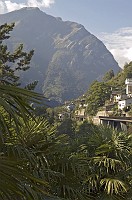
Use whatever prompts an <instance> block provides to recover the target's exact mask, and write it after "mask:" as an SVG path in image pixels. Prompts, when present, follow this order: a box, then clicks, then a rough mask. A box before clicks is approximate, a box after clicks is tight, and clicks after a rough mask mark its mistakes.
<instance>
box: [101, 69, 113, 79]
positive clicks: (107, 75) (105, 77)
mask: <svg viewBox="0 0 132 200" xmlns="http://www.w3.org/2000/svg"><path fill="white" fill-rule="evenodd" d="M113 77H114V71H113V70H112V69H111V70H109V71H108V72H106V74H105V75H104V77H103V81H104V82H107V81H109V80H111V79H112V78H113Z"/></svg>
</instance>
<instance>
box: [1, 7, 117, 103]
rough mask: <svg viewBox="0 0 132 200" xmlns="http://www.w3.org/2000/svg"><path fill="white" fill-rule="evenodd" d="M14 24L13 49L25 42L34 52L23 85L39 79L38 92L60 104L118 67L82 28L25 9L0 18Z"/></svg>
mask: <svg viewBox="0 0 132 200" xmlns="http://www.w3.org/2000/svg"><path fill="white" fill-rule="evenodd" d="M5 22H7V23H10V22H15V23H16V27H15V28H14V31H13V32H12V34H11V39H10V41H8V45H9V47H10V48H11V49H12V48H14V47H15V46H16V45H17V44H19V43H23V44H24V46H25V49H26V50H30V49H35V55H34V57H33V61H32V64H31V68H30V70H29V71H28V72H26V73H23V74H21V78H22V81H23V82H29V81H33V80H39V84H38V86H37V90H38V91H39V92H43V93H44V95H45V96H47V97H50V98H54V99H56V100H59V101H63V100H68V99H71V98H76V97H78V96H79V95H81V94H83V93H84V92H85V91H86V90H87V89H88V86H89V84H90V83H91V82H92V81H93V80H95V79H99V78H100V77H102V76H103V75H104V74H105V73H106V72H107V71H108V70H109V69H113V70H114V71H115V72H117V71H118V70H119V66H118V64H117V63H116V61H115V60H114V58H113V56H112V54H111V53H110V52H109V51H108V50H107V49H106V47H105V46H104V44H103V43H102V42H101V41H100V40H98V39H97V38H96V37H95V36H94V35H92V34H91V33H89V32H88V31H87V30H86V29H85V28H84V27H83V26H82V25H80V24H78V23H75V22H70V21H65V22H64V21H62V19H61V18H55V17H52V16H50V15H47V14H45V13H44V12H42V11H40V10H39V9H38V8H23V9H21V10H18V11H13V12H11V13H7V14H4V15H0V24H3V23H5Z"/></svg>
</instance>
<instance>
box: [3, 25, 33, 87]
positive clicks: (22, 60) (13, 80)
mask: <svg viewBox="0 0 132 200" xmlns="http://www.w3.org/2000/svg"><path fill="white" fill-rule="evenodd" d="M14 26H15V24H14V23H12V24H7V23H6V24H4V25H1V26H0V82H1V83H3V84H12V85H19V84H20V82H19V79H20V77H19V76H17V75H16V72H18V71H21V70H22V71H26V70H28V69H29V68H30V66H29V65H30V61H31V58H32V56H33V54H34V50H31V51H30V52H28V53H27V52H25V51H24V50H23V44H20V45H19V46H18V47H17V48H16V49H15V50H14V52H12V53H11V52H10V51H8V47H7V45H6V44H5V43H4V41H5V40H7V39H9V38H10V32H11V31H12V30H13V28H14ZM36 84H37V81H35V82H34V83H31V84H29V85H27V86H26V88H27V89H34V88H35V86H36Z"/></svg>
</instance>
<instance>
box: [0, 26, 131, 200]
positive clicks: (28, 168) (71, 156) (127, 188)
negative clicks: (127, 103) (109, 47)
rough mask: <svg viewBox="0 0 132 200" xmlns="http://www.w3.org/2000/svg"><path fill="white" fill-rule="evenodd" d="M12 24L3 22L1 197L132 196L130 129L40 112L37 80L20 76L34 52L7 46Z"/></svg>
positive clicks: (85, 199)
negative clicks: (56, 118) (25, 83)
mask: <svg viewBox="0 0 132 200" xmlns="http://www.w3.org/2000/svg"><path fill="white" fill-rule="evenodd" d="M13 28H14V24H11V25H8V24H4V25H2V26H0V199H3V200H7V199H8V200H9V199H11V200H12V199H13V200H18V199H19V200H28V199H29V200H37V199H38V200H41V199H42V200H44V199H46V200H50V199H52V200H55V199H67V200H68V199H69V200H94V199H96V200H97V199H99V200H115V199H117V200H119V199H120V200H121V199H122V200H123V199H124V198H125V199H127V200H131V199H132V190H131V184H132V181H131V180H132V179H131V175H132V174H131V164H132V157H131V156H132V155H131V153H132V152H131V145H132V143H131V142H132V140H131V139H132V135H131V133H125V132H124V133H123V132H117V131H116V130H113V129H111V128H109V127H103V126H95V125H93V124H91V123H88V122H87V121H86V122H84V123H81V124H77V123H76V122H74V121H72V120H71V119H66V120H65V121H63V122H61V123H59V122H58V123H57V122H56V123H54V120H52V121H51V118H50V120H49V121H48V119H49V118H48V117H47V115H46V114H44V115H43V114H42V115H39V114H37V113H36V111H35V109H34V108H33V107H32V103H35V104H37V103H38V107H39V102H41V100H42V99H43V97H42V95H40V94H36V93H35V92H33V91H32V90H33V89H34V87H35V85H36V84H37V83H31V84H30V85H28V86H25V88H21V81H20V79H19V76H17V75H16V74H17V71H19V70H28V68H29V66H30V60H31V58H32V55H33V51H30V52H28V53H27V52H24V51H23V45H20V46H18V48H17V49H16V50H15V51H14V52H13V53H10V52H9V51H8V48H7V46H6V45H5V44H4V41H5V40H6V39H8V38H9V37H10V31H12V30H13ZM12 66H13V68H12ZM126 68H127V67H126ZM118 76H120V73H119V74H118ZM105 79H106V80H105V81H106V82H105V83H100V84H101V85H100V87H104V86H105V84H106V83H107V81H110V80H111V79H110V80H107V77H105ZM108 79H109V78H108ZM112 79H113V80H114V77H113V75H112ZM98 84H99V83H98ZM105 89H107V87H106V86H105ZM104 98H105V97H104Z"/></svg>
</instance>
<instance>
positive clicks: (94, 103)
mask: <svg viewBox="0 0 132 200" xmlns="http://www.w3.org/2000/svg"><path fill="white" fill-rule="evenodd" d="M110 93H111V89H110V86H109V85H108V84H107V83H104V82H98V81H95V82H94V83H93V84H92V85H91V87H90V89H89V90H88V92H87V97H86V102H87V103H88V107H87V112H88V114H90V115H95V114H96V112H97V111H98V108H99V107H101V106H103V105H104V104H105V101H106V100H108V99H109V98H110Z"/></svg>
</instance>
